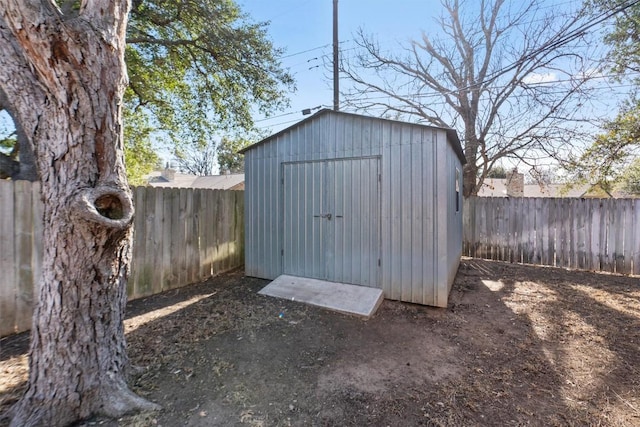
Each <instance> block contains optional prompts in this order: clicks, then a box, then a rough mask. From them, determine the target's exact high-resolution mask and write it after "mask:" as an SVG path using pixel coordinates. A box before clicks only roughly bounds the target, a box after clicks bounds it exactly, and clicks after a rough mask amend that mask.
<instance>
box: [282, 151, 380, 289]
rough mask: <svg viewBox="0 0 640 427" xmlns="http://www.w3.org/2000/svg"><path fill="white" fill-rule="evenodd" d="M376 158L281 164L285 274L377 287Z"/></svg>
mask: <svg viewBox="0 0 640 427" xmlns="http://www.w3.org/2000/svg"><path fill="white" fill-rule="evenodd" d="M379 167H380V165H379V158H378V157H368V158H358V159H344V160H342V159H341V160H324V161H312V162H296V163H285V164H284V165H283V168H284V170H283V180H282V183H283V186H284V189H283V194H284V218H283V221H284V249H283V253H282V256H283V270H284V273H285V274H290V275H294V276H301V277H310V278H315V279H322V280H328V281H332V282H342V283H351V284H356V285H363V286H370V287H381V279H380V172H379Z"/></svg>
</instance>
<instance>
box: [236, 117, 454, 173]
mask: <svg viewBox="0 0 640 427" xmlns="http://www.w3.org/2000/svg"><path fill="white" fill-rule="evenodd" d="M326 114H334V115H341V116H352V117H362V118H366V119H370V120H378V121H385V122H391V123H403V124H408V125H411V126H420V127H424V128H429V129H442V130H444V131H445V132H446V133H447V137H448V139H449V140H450V142H451V146H452V147H453V150H454V151H455V153H456V154H457V155H458V158H459V159H460V161H461V162H462V164H465V163H466V159H465V157H464V151H463V150H462V145H461V144H460V139H459V138H458V133H457V132H456V131H455V129H451V128H444V127H439V126H431V125H425V124H420V123H411V122H404V121H400V120H391V119H385V118H381V117H373V116H364V115H361V114H354V113H345V112H344V111H334V110H330V109H328V108H324V109H322V110H320V111H318V112H317V113H315V114H314V115H312V116H309V117H307V118H306V119H303V120H300V121H299V122H297V123H295V124H293V125H291V126H289V127H287V128H285V129H282V130H281V131H279V132H276V133H274V134H273V135H270V136H268V137H266V138H265V139H263V140H261V141H258V142H256V143H255V144H252V145H250V146H248V147H245V148H243V149H242V150H240V151H239V153H241V154H244V153H246V152H247V151H250V150H253V149H254V148H256V147H258V146H260V145H262V144H266V143H268V142H270V141H271V140H273V139H275V138H277V137H278V136H280V135H282V134H284V133H286V132H289V131H290V130H292V129H295V128H297V127H299V126H302V125H303V124H305V123H308V122H310V121H312V120H315V119H317V118H318V117H320V116H324V115H326Z"/></svg>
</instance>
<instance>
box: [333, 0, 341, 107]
mask: <svg viewBox="0 0 640 427" xmlns="http://www.w3.org/2000/svg"><path fill="white" fill-rule="evenodd" d="M333 111H340V73H339V72H338V0H333Z"/></svg>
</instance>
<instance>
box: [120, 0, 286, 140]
mask: <svg viewBox="0 0 640 427" xmlns="http://www.w3.org/2000/svg"><path fill="white" fill-rule="evenodd" d="M267 28H268V27H267V23H256V22H253V21H252V20H251V19H250V17H249V16H248V15H246V14H244V13H243V12H242V11H241V10H240V8H239V7H238V5H237V4H236V3H235V2H234V1H232V0H198V1H191V0H179V1H176V0H136V1H134V2H133V7H132V10H131V18H130V22H129V26H128V28H127V43H128V48H127V51H126V57H125V58H126V63H127V69H128V71H129V90H128V91H127V93H126V94H125V100H126V104H127V107H128V108H142V109H144V111H145V112H146V113H147V114H148V116H149V119H150V123H152V124H153V125H154V126H155V127H156V128H157V129H159V130H161V131H162V132H163V134H164V135H166V140H167V141H166V142H169V143H171V144H174V145H175V146H180V145H181V144H185V143H191V144H193V145H195V146H198V145H200V144H201V142H202V141H212V140H214V139H215V137H214V134H215V133H216V132H220V131H228V130H230V129H234V130H238V129H240V130H248V129H252V127H253V121H252V118H251V116H252V115H251V113H252V109H253V108H255V109H257V110H258V111H261V112H264V113H268V112H270V111H274V110H276V109H281V108H284V107H286V106H287V102H288V101H287V98H286V94H287V93H288V91H289V90H291V89H292V88H293V79H292V77H291V76H290V75H289V74H288V73H287V72H286V71H285V70H284V69H283V68H282V67H281V65H280V62H279V60H278V57H279V56H280V55H281V54H282V51H281V50H279V49H276V48H275V47H274V46H273V44H272V43H271V41H270V40H269V38H268V34H267Z"/></svg>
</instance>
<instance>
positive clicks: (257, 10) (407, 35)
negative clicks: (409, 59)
mask: <svg viewBox="0 0 640 427" xmlns="http://www.w3.org/2000/svg"><path fill="white" fill-rule="evenodd" d="M238 4H239V5H240V7H241V8H242V9H243V10H244V11H245V12H247V13H249V14H250V15H251V16H252V17H253V19H254V20H255V21H269V22H270V25H269V35H270V37H271V39H272V41H273V43H274V44H275V45H276V46H277V47H280V48H284V49H286V52H285V53H284V55H283V59H282V64H283V66H285V67H286V68H289V69H290V71H291V72H292V73H293V74H294V76H295V79H296V85H297V91H296V93H294V94H292V95H291V107H290V108H289V109H288V110H287V111H285V112H284V113H288V112H291V113H292V114H287V115H280V114H275V115H276V116H278V115H280V117H275V118H273V119H269V120H262V119H263V117H259V116H256V120H260V121H259V122H257V126H258V127H260V128H268V129H271V130H272V131H277V130H280V129H282V128H283V127H286V126H289V125H291V124H292V123H294V122H295V121H297V120H300V119H302V118H303V116H302V114H301V113H300V111H302V110H303V109H305V108H314V107H317V106H319V105H323V106H326V107H330V106H332V105H333V89H332V83H331V71H330V70H328V69H327V68H326V66H330V65H331V61H332V43H333V21H332V20H333V0H298V1H293V0H279V1H276V2H267V1H264V0H239V1H238ZM338 9H339V14H338V15H339V18H338V22H339V25H338V27H339V38H340V47H341V49H342V51H343V54H348V52H349V51H352V49H353V43H352V39H353V34H354V33H355V32H356V31H357V30H358V29H359V28H362V29H363V30H364V31H365V32H366V33H371V34H375V36H376V37H377V38H378V39H379V41H380V42H381V44H383V45H389V46H395V45H397V44H398V43H400V42H404V43H406V42H408V41H409V40H410V39H412V38H418V37H419V36H420V34H421V30H427V31H430V30H432V29H433V28H434V18H436V17H438V16H439V14H440V3H439V1H437V0H399V1H395V2H391V1H388V0H368V1H366V0H339V1H338ZM323 64H324V65H323ZM343 84H346V82H343Z"/></svg>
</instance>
